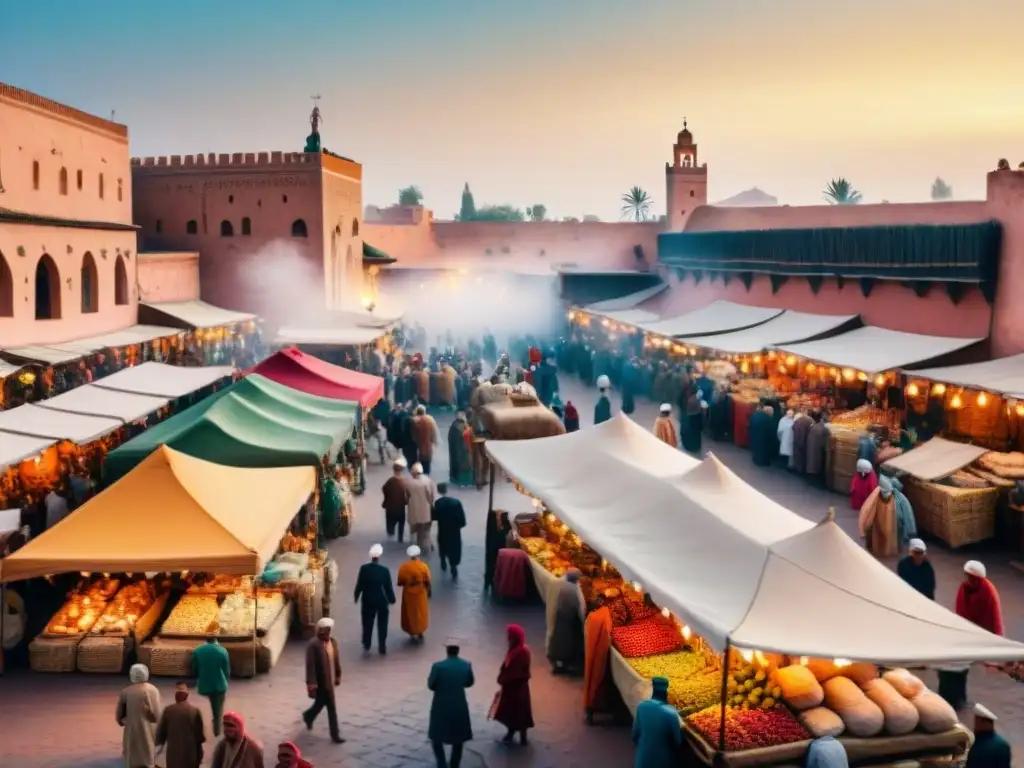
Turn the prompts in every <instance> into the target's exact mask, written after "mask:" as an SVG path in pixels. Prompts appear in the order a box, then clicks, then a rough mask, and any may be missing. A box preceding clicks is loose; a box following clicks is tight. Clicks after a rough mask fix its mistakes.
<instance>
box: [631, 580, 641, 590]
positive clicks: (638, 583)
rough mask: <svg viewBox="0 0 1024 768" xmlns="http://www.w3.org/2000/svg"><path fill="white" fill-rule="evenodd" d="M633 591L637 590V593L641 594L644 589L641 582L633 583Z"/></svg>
mask: <svg viewBox="0 0 1024 768" xmlns="http://www.w3.org/2000/svg"><path fill="white" fill-rule="evenodd" d="M633 589H635V590H636V591H637V592H640V591H642V590H643V587H641V586H640V582H639V581H634V582H633Z"/></svg>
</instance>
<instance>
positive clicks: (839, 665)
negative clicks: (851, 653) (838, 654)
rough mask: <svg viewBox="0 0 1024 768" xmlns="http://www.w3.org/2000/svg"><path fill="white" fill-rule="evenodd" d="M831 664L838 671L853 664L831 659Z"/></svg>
mask: <svg viewBox="0 0 1024 768" xmlns="http://www.w3.org/2000/svg"><path fill="white" fill-rule="evenodd" d="M832 663H833V664H835V665H836V666H837V667H839V668H840V669H842V668H843V667H848V666H850V665H851V664H853V662H852V661H850V660H849V659H832Z"/></svg>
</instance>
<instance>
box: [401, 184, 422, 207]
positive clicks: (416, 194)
mask: <svg viewBox="0 0 1024 768" xmlns="http://www.w3.org/2000/svg"><path fill="white" fill-rule="evenodd" d="M398 204H399V205H422V204H423V193H422V192H420V188H419V187H417V186H416V185H415V184H414V185H412V186H408V187H405V188H403V189H400V190H398Z"/></svg>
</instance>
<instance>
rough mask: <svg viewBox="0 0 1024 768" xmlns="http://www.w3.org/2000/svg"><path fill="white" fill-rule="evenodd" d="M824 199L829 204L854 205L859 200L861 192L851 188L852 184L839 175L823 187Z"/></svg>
mask: <svg viewBox="0 0 1024 768" xmlns="http://www.w3.org/2000/svg"><path fill="white" fill-rule="evenodd" d="M825 199H826V200H828V202H829V203H830V204H831V205H856V204H857V203H859V202H860V201H861V194H860V192H858V191H857V190H856V189H854V188H853V184H851V183H850V182H848V181H847V180H846V179H844V178H842V177H841V176H840V177H839V178H838V179H832V181H830V182H829V183H828V186H827V187H825Z"/></svg>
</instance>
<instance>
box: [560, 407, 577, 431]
mask: <svg viewBox="0 0 1024 768" xmlns="http://www.w3.org/2000/svg"><path fill="white" fill-rule="evenodd" d="M562 423H563V424H565V431H566V432H578V431H579V429H580V414H579V411H577V410H576V406H575V405H573V404H572V400H566V401H565V416H564V417H563V419H562Z"/></svg>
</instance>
